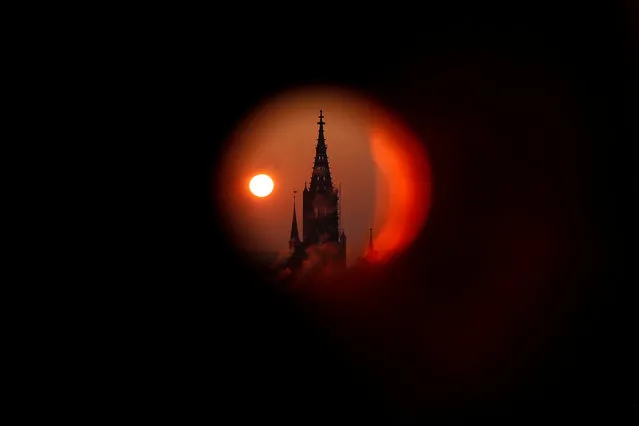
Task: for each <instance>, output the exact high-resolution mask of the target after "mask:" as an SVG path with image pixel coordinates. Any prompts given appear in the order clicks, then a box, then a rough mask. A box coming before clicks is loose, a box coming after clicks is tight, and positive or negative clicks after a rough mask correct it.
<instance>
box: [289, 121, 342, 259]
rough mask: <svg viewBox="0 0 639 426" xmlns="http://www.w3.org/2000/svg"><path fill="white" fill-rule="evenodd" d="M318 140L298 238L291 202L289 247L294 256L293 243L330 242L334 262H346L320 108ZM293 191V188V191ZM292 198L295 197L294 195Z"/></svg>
mask: <svg viewBox="0 0 639 426" xmlns="http://www.w3.org/2000/svg"><path fill="white" fill-rule="evenodd" d="M317 124H318V125H319V129H318V135H317V144H316V146H315V160H314V162H313V171H312V173H311V180H310V184H309V183H308V182H306V183H305V184H304V191H303V193H302V235H303V241H300V240H299V231H298V227H297V216H296V209H295V205H293V221H292V224H291V235H290V237H289V249H290V250H291V251H293V256H296V252H299V251H298V250H295V248H296V247H299V246H303V247H304V248H305V249H308V248H309V247H310V246H313V245H316V246H322V245H324V244H332V245H334V246H335V247H336V248H337V254H336V256H335V257H334V259H332V260H334V261H335V262H337V263H338V264H340V265H341V266H345V265H346V234H345V232H344V230H343V229H340V218H339V215H340V211H339V209H338V206H339V201H340V196H341V194H340V191H339V190H338V189H337V188H335V187H334V186H333V181H332V177H331V169H330V165H329V161H328V154H327V146H326V138H325V136H324V125H325V124H326V123H325V122H324V115H323V113H322V110H320V115H319V121H318V122H317ZM295 192H296V191H295ZM293 199H294V200H295V197H294V198H293Z"/></svg>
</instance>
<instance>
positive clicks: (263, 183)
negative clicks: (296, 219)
mask: <svg viewBox="0 0 639 426" xmlns="http://www.w3.org/2000/svg"><path fill="white" fill-rule="evenodd" d="M249 189H250V190H251V192H252V193H253V195H255V196H257V197H266V196H267V195H268V194H270V193H271V192H273V179H271V177H270V176H268V175H264V174H262V175H255V176H253V178H252V179H251V182H250V183H249Z"/></svg>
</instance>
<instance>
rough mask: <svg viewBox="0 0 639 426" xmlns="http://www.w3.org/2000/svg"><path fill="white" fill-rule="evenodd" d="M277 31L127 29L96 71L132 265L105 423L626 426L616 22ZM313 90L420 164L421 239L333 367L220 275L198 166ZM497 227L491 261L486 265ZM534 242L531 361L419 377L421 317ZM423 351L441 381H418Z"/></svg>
mask: <svg viewBox="0 0 639 426" xmlns="http://www.w3.org/2000/svg"><path fill="white" fill-rule="evenodd" d="M280 9H282V10H278V8H277V7H275V5H274V4H268V3H267V4H258V5H249V4H244V5H238V7H235V8H234V7H231V6H228V5H224V6H222V5H220V6H219V9H216V8H215V7H213V8H210V9H206V10H192V11H191V10H180V11H179V12H178V11H173V10H162V11H160V12H159V13H158V11H157V10H153V11H151V10H149V11H146V12H145V13H144V14H140V15H139V16H138V17H137V18H136V19H135V21H134V22H135V25H134V26H133V27H134V28H135V30H134V32H135V35H134V36H132V37H127V38H126V41H125V42H124V43H123V48H122V49H121V50H119V51H117V52H116V56H117V57H118V58H119V59H120V60H121V62H120V63H121V65H120V66H118V68H117V70H118V75H119V76H120V77H118V78H122V79H123V80H125V82H126V88H127V89H126V90H124V91H123V92H122V93H125V94H126V99H127V100H126V102H124V104H125V105H123V106H122V108H123V109H124V110H126V111H127V114H123V115H122V117H126V118H125V121H127V124H133V126H134V127H135V129H136V130H135V131H133V132H128V135H129V137H130V138H131V140H132V142H133V145H132V148H133V149H135V151H136V153H138V151H139V152H140V154H142V155H140V156H139V157H136V158H135V160H133V166H134V168H136V167H137V166H139V173H140V174H141V177H142V179H141V181H140V182H141V184H140V185H135V190H134V191H132V192H133V195H132V200H133V201H135V202H137V203H141V204H142V206H143V207H145V208H144V210H143V211H144V214H142V215H141V216H140V217H137V216H135V215H134V213H133V212H131V216H130V217H131V219H130V222H134V223H132V225H133V228H134V229H136V232H135V233H136V235H134V237H135V241H136V242H138V241H139V242H141V243H143V244H142V245H136V246H135V247H127V248H126V249H125V251H128V250H131V252H132V253H142V254H141V255H139V256H138V255H135V254H132V257H131V259H130V261H128V262H127V265H129V266H131V265H134V266H140V267H141V268H140V274H139V275H138V274H136V280H135V282H136V283H137V284H133V285H132V287H127V286H122V288H123V290H124V289H127V290H126V291H127V292H128V294H129V296H128V297H127V300H128V303H127V312H130V315H129V316H126V318H127V320H126V321H122V330H121V331H120V332H114V333H113V336H114V337H113V342H114V346H115V347H116V348H117V349H115V350H116V353H118V354H121V355H122V354H126V356H124V355H122V357H116V358H117V359H119V360H120V361H118V362H117V363H116V366H114V367H113V372H114V373H117V374H115V375H114V376H113V377H117V378H118V380H117V385H116V388H117V390H116V392H119V394H120V395H123V396H125V397H123V398H121V399H119V401H120V402H119V403H116V404H114V405H113V406H112V409H115V410H118V409H119V408H120V407H128V408H134V409H138V410H139V412H140V415H141V416H146V415H151V416H153V417H157V418H164V417H165V416H171V417H173V416H175V418H176V419H180V418H185V417H189V418H190V417H192V416H204V417H205V418H209V419H211V420H214V421H215V420H218V419H221V418H226V417H227V416H228V417H229V418H231V419H233V420H239V419H241V420H248V419H252V420H264V421H268V420H275V421H279V420H290V421H296V422H300V423H307V422H310V421H312V420H316V419H321V420H325V421H334V422H340V421H346V420H349V421H361V422H362V423H364V422H369V421H380V422H384V423H391V424H397V423H402V424H403V423H422V422H428V421H431V420H432V421H438V420H442V421H444V420H449V421H457V422H460V421H462V420H467V419H477V418H490V419H497V418H506V419H511V420H512V419H515V420H516V421H522V420H526V419H531V418H537V417H540V418H542V419H544V418H545V419H552V418H554V416H555V415H556V414H553V413H557V412H560V413H561V414H562V416H565V417H562V418H564V419H567V420H576V419H585V418H592V417H593V416H602V418H604V419H605V418H619V419H620V418H630V417H632V416H636V413H637V406H636V404H637V403H638V402H639V401H638V400H637V393H636V382H635V380H636V373H637V370H636V357H635V354H636V350H634V349H633V344H632V340H633V339H635V340H636V327H634V326H633V325H632V324H633V320H634V319H635V316H634V314H633V309H634V308H633V304H634V301H635V300H636V299H633V297H632V295H633V294H636V293H635V291H634V284H633V283H632V279H630V274H631V273H632V272H633V271H634V269H633V268H634V262H630V261H628V260H627V258H628V256H627V254H626V252H625V249H626V248H627V244H626V241H627V240H630V238H631V236H630V234H631V230H632V229H633V228H632V226H631V225H632V222H631V220H630V219H631V218H632V217H633V214H632V212H634V211H635V210H633V207H632V205H633V197H635V196H636V191H637V186H636V177H635V174H636V171H635V170H636V169H635V166H634V162H633V161H632V160H634V158H633V156H632V155H633V153H636V148H635V147H634V145H633V144H634V143H636V141H637V126H636V117H637V116H638V115H637V109H636V102H637V98H636V94H637V92H636V75H637V62H636V53H637V32H636V26H637V25H639V21H637V19H638V17H637V9H636V7H635V8H634V9H633V8H632V7H631V5H630V2H628V3H614V2H600V3H599V5H597V6H587V5H584V4H579V5H578V6H567V5H566V6H561V5H559V4H558V2H557V3H550V4H547V5H546V4H543V2H541V3H537V2H536V5H531V6H529V7H523V6H516V7H515V6H512V5H511V6H503V5H499V6H497V5H492V6H488V5H485V4H481V5H475V6H472V7H467V6H465V5H464V6H462V5H458V6H452V5H451V6H449V7H444V6H436V3H433V4H426V5H423V6H420V7H419V8H417V5H415V6H414V7H399V6H397V5H391V4H383V5H382V4H380V5H379V6H377V7H373V6H372V4H371V5H369V6H366V7H361V8H357V9H356V10H346V9H345V6H344V5H329V4H321V3H317V4H312V5H307V6H306V7H305V8H304V10H301V9H300V10H297V9H296V6H295V7H293V6H292V7H290V8H288V7H287V8H280ZM314 83H322V84H325V83H328V84H338V85H341V86H344V87H350V88H356V89H359V90H362V91H364V92H366V93H369V94H371V95H373V96H374V97H375V98H377V99H379V100H380V101H381V102H382V103H383V104H384V105H386V106H388V107H389V108H391V109H392V110H394V111H396V112H397V113H398V114H399V115H400V116H401V117H403V118H404V119H405V121H406V123H407V124H408V125H409V126H410V127H411V128H412V129H413V130H414V131H415V132H416V133H417V134H418V135H420V136H422V137H423V139H424V140H427V141H429V142H428V143H429V145H427V148H428V150H429V153H430V156H431V162H432V165H433V170H434V176H435V198H434V201H433V209H432V211H431V216H430V218H429V223H428V226H427V227H426V229H425V230H424V232H423V233H422V234H421V235H420V236H419V237H418V239H417V241H416V242H415V244H414V245H413V246H412V247H411V248H410V249H409V250H408V251H407V253H406V254H405V256H404V257H403V258H402V260H401V262H400V263H399V264H398V265H397V266H394V267H393V268H395V269H392V271H393V272H394V273H393V274H392V277H393V279H392V280H391V279H390V278H388V279H387V280H384V279H381V282H380V283H378V284H377V286H376V287H375V288H376V290H375V291H373V290H371V294H367V293H366V292H364V294H359V295H358V296H354V298H353V299H352V300H351V301H350V302H349V303H350V304H347V305H346V306H347V308H346V310H348V309H349V308H348V306H350V307H353V309H355V311H356V312H357V315H360V314H361V312H367V314H365V315H364V314H362V317H361V318H362V319H360V327H359V328H358V327H355V329H356V331H353V332H352V334H349V335H348V336H349V338H348V342H349V345H350V346H349V345H346V346H348V347H350V348H351V349H352V348H354V351H355V352H349V351H347V350H346V349H345V347H346V346H344V345H342V344H338V343H337V339H335V337H334V336H335V334H334V333H333V332H332V331H331V330H332V329H331V327H324V324H325V323H324V322H321V321H315V318H316V317H315V316H314V315H312V314H309V312H310V311H308V310H307V308H306V307H305V306H306V305H304V304H302V303H301V302H300V301H299V300H298V299H296V298H295V297H293V296H287V295H285V294H282V293H279V292H276V291H273V290H271V289H269V288H268V287H266V286H265V285H264V283H263V282H262V280H261V279H260V277H259V275H258V274H256V273H253V272H252V270H251V269H250V268H249V265H246V264H244V263H243V261H242V259H241V258H240V257H238V256H236V253H235V252H234V251H233V250H232V249H231V248H230V247H231V245H230V241H229V240H228V239H227V238H226V236H225V233H224V231H225V225H224V224H223V223H222V222H221V221H220V220H219V216H218V214H219V210H218V206H217V205H216V204H215V203H216V198H215V197H214V196H213V195H214V194H213V191H214V188H215V185H214V183H215V180H214V172H215V166H216V161H218V159H219V158H220V153H221V152H222V151H221V150H222V149H223V147H224V145H223V143H224V141H225V139H226V137H227V136H228V134H229V132H231V131H233V130H234V129H235V126H236V125H237V124H238V122H239V120H241V119H242V118H243V116H244V114H246V113H247V112H249V111H251V108H252V107H253V106H254V105H255V104H256V103H257V102H260V101H261V100H262V99H264V98H265V97H266V96H269V95H272V94H277V93H278V92H279V91H281V90H285V89H288V88H292V87H297V86H299V85H305V84H314ZM318 109H319V108H318ZM128 112H131V114H128ZM138 147H139V150H138ZM149 166H150V167H149ZM635 217H636V216H635ZM504 218H511V219H508V220H506V219H504ZM504 221H507V222H508V223H509V226H510V228H503V229H505V230H504V231H503V233H504V234H503V235H502V238H503V239H502V240H499V241H502V242H503V241H507V242H508V244H507V245H504V244H501V243H500V242H499V241H498V242H496V243H493V240H494V239H495V238H496V237H494V233H492V232H491V230H492V229H502V228H499V227H498V225H499V224H500V223H502V222H504ZM540 224H541V225H540ZM544 224H551V226H549V227H548V228H545V227H544V226H545V225H544ZM530 226H535V228H534V229H533V230H532V231H530V232H529V233H526V232H523V233H521V232H519V231H517V230H518V229H527V227H530ZM540 229H541V230H542V231H540V232H547V233H546V234H544V235H546V236H548V235H550V236H551V237H547V238H549V241H551V243H550V244H551V245H552V244H554V243H555V242H557V241H559V242H558V243H557V244H558V245H557V247H558V248H557V249H556V250H555V252H556V253H557V254H555V259H559V260H558V261H557V262H556V263H554V264H553V265H554V266H553V267H552V268H550V267H549V269H548V270H547V271H546V272H545V273H544V275H543V278H542V279H541V284H537V285H539V286H540V288H542V289H544V291H546V290H547V289H551V290H550V292H549V293H548V294H549V295H546V296H544V297H545V299H544V300H545V302H544V304H545V305H544V309H545V310H546V311H547V312H551V313H548V314H547V315H548V318H547V320H545V321H543V322H542V323H541V324H542V325H541V326H538V328H537V329H536V333H537V334H536V335H537V338H538V340H534V341H535V342H542V343H543V345H544V346H543V348H544V349H543V356H541V357H537V358H535V357H532V356H531V357H530V358H528V357H527V355H526V354H527V352H526V351H527V350H528V349H521V350H519V352H515V355H513V356H514V357H515V360H514V361H513V362H512V364H508V362H506V361H504V359H505V358H499V357H500V356H502V357H503V356H505V355H503V354H504V353H505V352H504V353H501V352H500V353H499V354H498V355H497V357H498V358H497V359H496V360H495V361H494V362H493V363H492V364H491V367H490V368H489V367H487V366H486V365H485V364H480V365H479V366H477V367H476V370H473V371H479V372H480V373H481V374H480V377H481V380H480V381H479V384H478V383H474V384H473V385H467V384H466V383H465V382H463V383H462V382H460V381H458V376H454V377H453V376H450V375H448V373H446V372H444V371H443V370H441V365H440V363H442V362H444V363H445V362H446V361H442V359H444V360H448V362H450V363H453V364H454V362H455V361H454V359H456V354H455V351H456V350H458V349H455V346H454V345H450V346H446V342H447V339H446V335H447V333H449V332H451V333H452V332H453V330H454V327H453V325H451V324H449V323H447V322H442V320H441V319H439V318H438V316H437V315H438V314H437V312H440V310H438V309H439V308H441V306H444V305H449V306H451V310H452V311H454V312H457V311H455V309H457V310H459V311H460V312H461V311H462V310H463V309H464V308H462V307H461V306H467V305H465V304H464V303H465V302H462V301H463V300H466V299H465V298H466V297H467V296H465V295H468V294H475V293H473V292H480V293H481V292H482V289H483V288H484V286H487V285H488V284H486V283H487V282H490V280H491V278H490V277H493V276H499V274H498V271H500V270H502V269H504V268H512V266H508V265H507V263H508V262H511V261H513V260H512V259H515V260H518V259H526V258H527V256H528V253H529V251H528V250H529V249H528V248H527V245H526V244H527V242H526V241H527V240H526V239H525V238H524V239H520V235H524V236H526V235H527V236H530V235H531V234H533V235H534V234H536V233H537V232H538V230H540ZM543 230H546V231H543ZM548 230H549V231H548ZM558 230H559V231H561V230H566V232H565V233H561V236H559V237H557V239H553V238H552V235H554V234H553V232H558ZM495 232H496V231H495ZM510 232H512V234H509V233H510ZM500 235H501V234H500ZM504 235H505V236H504ZM508 235H512V237H511V238H510V239H509V238H508ZM136 244H137V243H136ZM512 253H516V254H515V255H512ZM513 256H514V257H513ZM528 257H529V256H528ZM508 259H510V260H508ZM514 268H515V269H516V268H517V266H515V267H514ZM495 271H497V272H495ZM493 273H496V274H497V275H492V274H493ZM504 282H505V283H506V284H505V285H508V284H509V283H508V282H506V281H504ZM510 284H512V285H516V283H510ZM373 293H374V294H373ZM409 300H410V302H408V301H409ZM478 300H483V299H481V298H478ZM490 300H492V302H490V303H494V304H495V306H497V305H499V304H502V303H506V304H507V303H510V301H509V298H508V297H507V296H504V297H503V298H501V299H500V298H496V299H490ZM380 301H383V302H380ZM576 301H577V302H576ZM478 303H479V302H478ZM456 305H459V307H458V308H454V307H455V306H456ZM549 305H552V306H551V307H549ZM495 306H492V305H486V306H479V307H475V309H480V311H481V309H484V310H485V311H486V312H487V313H489V312H490V311H491V310H492V309H493V308H494V307H495ZM366 307H370V309H367V308H366ZM438 307H439V308H438ZM327 309H328V308H323V312H326V311H327ZM358 309H360V310H358ZM540 309H541V308H540ZM544 309H541V310H544ZM320 311H322V308H320ZM328 312H329V314H328V316H330V309H328ZM531 315H542V314H531ZM337 324H338V325H337V327H339V326H340V325H339V324H340V323H339V321H337ZM361 324H364V326H361ZM380 324H385V326H384V327H382V326H381V325H380ZM415 324H422V325H423V327H424V328H423V329H424V330H427V331H426V335H427V336H430V337H428V338H423V335H422V334H420V333H421V332H420V331H419V330H421V329H419V327H416V326H415ZM357 330H359V331H357ZM528 332H529V331H525V332H523V331H522V333H528ZM496 333H497V332H496ZM489 335H490V333H489ZM420 336H422V337H420ZM420 339H421V340H420ZM418 341H419V342H418ZM513 344H514V343H513ZM429 345H435V346H437V347H439V348H442V349H441V352H438V353H440V354H441V356H442V357H443V358H442V359H440V358H433V360H432V362H431V361H428V360H429V359H430V358H428V354H430V353H432V351H431V349H429ZM522 345H524V346H522V347H523V348H526V346H525V344H524V343H522ZM534 345H537V343H534V344H533V346H534ZM459 350H461V349H459ZM353 353H359V354H360V355H353ZM362 353H365V354H366V356H362V355H361V354H362ZM364 359H366V361H364ZM424 360H427V361H424ZM451 360H452V361H451ZM513 365H514V367H513ZM487 371H489V372H487ZM382 378H383V379H382ZM111 379H112V378H111ZM111 379H110V380H111ZM113 380H114V379H113ZM505 382H508V383H514V385H512V386H509V387H502V386H501V385H500V384H503V383H505ZM122 401H129V402H126V403H123V402H122ZM143 413H145V414H143ZM470 421H471V420H469V422H470ZM458 424H459V423H458ZM616 424H619V423H616Z"/></svg>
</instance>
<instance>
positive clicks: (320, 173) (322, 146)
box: [309, 110, 333, 193]
mask: <svg viewBox="0 0 639 426" xmlns="http://www.w3.org/2000/svg"><path fill="white" fill-rule="evenodd" d="M317 124H318V125H319V130H318V134H317V145H316V146H315V161H314V163H313V173H312V175H311V185H310V186H311V187H310V189H309V190H310V192H313V193H316V192H330V191H333V182H332V181H331V170H330V168H329V164H328V157H327V155H326V138H325V137H324V124H326V123H325V122H324V114H323V113H322V110H320V115H319V121H318V122H317Z"/></svg>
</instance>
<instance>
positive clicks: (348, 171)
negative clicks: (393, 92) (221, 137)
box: [216, 88, 411, 263]
mask: <svg viewBox="0 0 639 426" xmlns="http://www.w3.org/2000/svg"><path fill="white" fill-rule="evenodd" d="M320 109H321V110H322V111H323V114H324V121H325V123H326V124H325V125H324V134H325V137H326V145H327V154H328V159H329V163H330V169H331V176H332V180H333V185H334V186H336V187H338V186H339V185H340V184H341V188H342V193H343V198H342V206H341V207H342V214H341V221H342V227H343V228H344V229H345V232H346V235H347V238H348V246H347V261H348V263H352V262H353V261H354V260H356V259H357V257H359V256H360V255H361V254H362V253H363V252H364V250H365V249H366V247H367V245H368V239H369V228H370V227H371V226H372V227H373V229H374V236H376V235H377V233H378V232H376V230H378V231H379V228H380V227H382V224H383V223H384V222H385V221H386V220H387V219H388V214H389V206H390V205H391V203H390V198H389V197H391V196H392V192H393V191H392V189H389V188H392V186H390V185H389V184H388V183H389V182H388V178H389V167H388V164H387V165H386V167H380V157H384V158H388V157H389V155H392V152H393V151H392V150H390V149H389V146H394V145H388V144H387V145H386V147H387V149H386V150H384V149H380V148H379V147H380V146H381V145H380V144H379V143H377V144H376V143H375V141H374V140H373V139H375V138H374V136H373V130H374V129H375V121H374V118H375V117H377V115H376V113H375V111H376V110H375V107H374V106H373V105H372V103H371V102H370V101H368V100H366V99H365V98H363V97H361V96H358V95H357V94H354V93H352V92H348V91H344V90H340V89H334V88H316V89H310V90H308V89H306V90H296V91H290V92H288V93H284V94H282V95H280V96H278V97H275V98H272V99H269V100H266V101H265V102H264V103H263V104H262V105H258V106H257V107H256V108H255V110H254V112H253V113H252V114H251V115H250V116H249V117H246V119H245V120H244V121H243V122H242V123H240V124H239V126H238V128H237V129H236V132H235V133H234V134H233V135H232V136H231V138H230V140H229V144H228V147H229V148H228V151H227V153H226V158H225V160H224V161H223V165H224V168H223V169H222V171H221V173H220V175H219V176H218V186H217V189H216V190H217V191H220V194H218V195H221V196H222V198H223V200H224V205H225V206H226V208H227V211H226V213H227V214H228V216H229V218H230V225H231V227H232V229H233V231H234V232H235V234H236V236H237V241H238V244H239V246H240V247H243V248H247V249H250V250H255V251H270V252H285V251H286V249H287V247H288V238H289V234H290V229H291V219H292V213H293V212H292V208H293V190H297V191H300V193H299V194H298V195H299V196H298V197H297V200H296V206H297V220H298V225H299V232H300V235H302V220H301V219H302V218H301V211H302V200H301V191H302V190H303V189H304V183H305V181H308V180H309V179H310V177H311V173H312V166H313V160H314V157H315V144H316V142H317V133H318V125H317V122H318V120H319V118H318V115H319V110H320ZM377 127H379V126H377ZM372 146H373V147H375V146H377V147H378V148H376V152H372V148H371V147H372ZM395 151H396V150H395ZM374 154H375V155H374ZM383 161H384V160H383V158H382V162H383ZM395 162H397V158H395ZM381 165H382V166H383V164H381ZM391 166H392V167H397V165H395V164H391ZM406 166H407V167H408V168H409V169H410V166H411V165H410V164H407V165H406ZM400 168H401V165H400ZM258 173H265V174H268V175H269V176H271V177H272V178H273V180H274V182H275V188H274V190H273V192H272V193H271V195H269V196H267V197H264V198H259V197H256V196H254V195H252V194H251V193H250V191H249V189H248V184H249V181H250V179H251V177H252V176H254V175H256V174H258ZM404 186H405V185H404ZM404 189H406V188H404ZM400 207H401V205H400ZM404 219H405V218H404Z"/></svg>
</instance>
